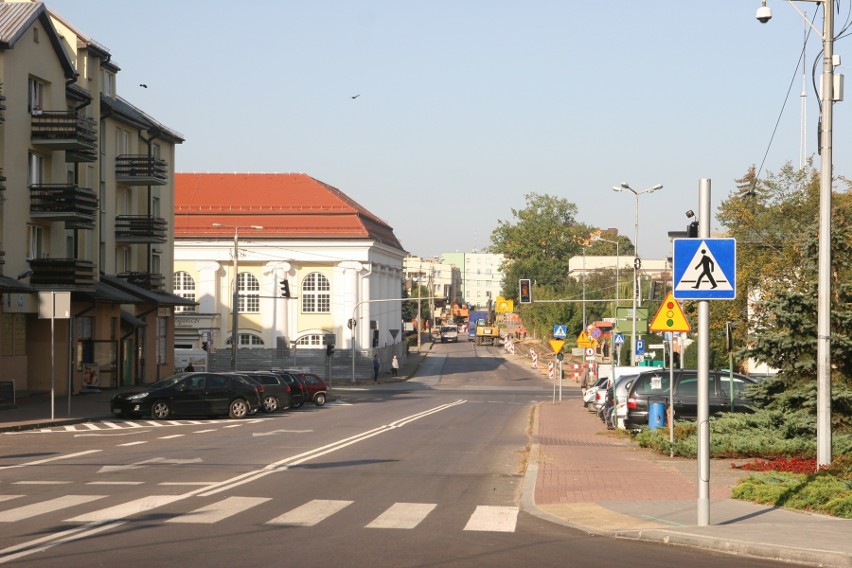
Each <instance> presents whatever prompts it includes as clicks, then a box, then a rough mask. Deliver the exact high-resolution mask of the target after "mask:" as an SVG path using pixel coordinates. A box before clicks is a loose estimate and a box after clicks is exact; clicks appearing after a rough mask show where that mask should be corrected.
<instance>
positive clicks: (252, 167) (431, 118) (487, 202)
mask: <svg viewBox="0 0 852 568" xmlns="http://www.w3.org/2000/svg"><path fill="white" fill-rule="evenodd" d="M47 5H48V6H49V7H50V8H51V9H53V10H54V11H56V12H57V13H58V14H59V15H61V16H62V17H63V18H65V19H66V20H68V21H69V22H70V23H71V24H73V25H74V26H75V27H77V28H78V29H80V30H81V31H82V32H84V33H85V34H87V35H88V36H89V37H91V38H92V39H94V40H95V41H97V42H99V43H100V44H101V45H103V46H105V47H106V48H107V49H108V50H109V51H110V53H111V54H112V59H113V61H114V62H115V63H117V64H118V65H119V66H120V67H121V71H120V73H119V75H118V78H117V92H118V94H119V95H121V96H122V97H124V98H125V99H127V100H128V101H130V102H131V103H132V104H134V105H136V106H138V107H139V108H141V109H143V110H144V111H145V112H147V113H148V114H150V115H151V116H153V117H154V118H155V119H157V120H159V121H160V122H163V123H164V124H166V125H167V126H169V127H170V128H172V129H175V130H177V131H179V132H181V133H182V134H183V135H184V137H185V138H186V141H185V142H184V143H183V144H181V145H180V146H178V148H177V155H176V162H177V163H176V164H175V166H176V168H175V169H176V171H178V172H303V173H306V174H308V175H310V176H312V177H314V178H316V179H318V180H320V181H323V182H325V183H328V184H331V185H333V186H335V187H337V188H339V189H340V190H342V191H343V192H344V193H346V194H347V195H349V196H350V197H352V198H353V199H355V200H356V201H358V202H359V203H360V204H361V205H363V206H364V207H365V208H367V209H368V210H369V211H371V212H372V213H374V214H376V215H378V216H379V217H380V218H382V219H383V220H385V221H386V222H387V223H388V224H389V225H390V226H391V227H393V229H394V232H395V234H396V236H397V238H398V239H399V240H400V242H401V243H402V245H403V248H404V249H405V250H406V251H408V252H409V253H410V254H413V255H418V256H422V257H432V256H436V255H439V254H440V253H443V252H455V251H463V252H471V251H474V250H481V249H483V248H484V247H487V246H489V245H490V244H491V240H490V236H491V233H492V231H493V230H494V228H495V227H496V226H497V224H498V222H499V221H507V222H514V221H515V218H514V217H513V214H512V210H513V209H515V210H520V209H523V208H524V207H525V206H526V199H525V197H524V196H525V195H526V194H530V193H538V194H547V195H553V196H557V197H561V198H564V199H566V200H568V201H569V202H571V203H574V204H576V206H577V220H578V221H579V222H582V223H586V224H589V225H592V226H595V227H600V228H610V227H612V228H616V229H617V230H618V231H619V233H620V234H623V235H626V236H628V237H629V238H630V239H631V240H632V239H633V235H634V222H635V217H636V214H637V203H638V217H639V239H638V240H639V255H640V256H642V257H643V258H662V257H665V256H667V255H669V251H670V243H669V240H668V232H669V231H680V230H685V228H686V224H687V218H686V215H685V212H686V211H687V210H690V209H692V210H695V211H696V213H697V212H698V210H699V204H698V188H699V182H700V180H701V179H709V180H711V188H712V210H713V211H714V212H715V211H716V208H717V207H718V205H719V203H721V202H722V201H723V200H725V199H727V198H728V197H729V196H730V195H731V193H732V192H736V191H737V188H736V183H735V180H736V179H738V178H742V177H743V176H744V175H745V174H746V172H747V171H748V169H749V168H750V167H752V166H756V167H760V166H761V164H764V160H765V164H764V165H763V170H762V175H764V176H765V175H766V174H767V172H778V171H779V170H780V169H781V168H782V167H783V166H784V165H785V163H787V162H790V163H792V164H793V165H794V166H795V167H798V165H799V161H800V142H801V140H802V136H801V135H800V131H801V127H800V125H801V122H802V113H801V100H802V97H801V94H802V88H803V80H802V71H801V67H798V65H799V58H800V55H801V53H802V50H803V47H805V28H806V25H805V21H804V19H803V18H802V17H801V16H800V15H799V14H797V13H796V11H795V10H794V9H793V7H792V6H791V4H790V3H788V2H784V1H781V0H769V2H768V5H769V7H770V8H771V9H772V12H773V18H772V20H771V21H770V22H769V23H767V24H760V23H758V21H757V20H756V18H755V13H756V11H757V8H759V7H760V1H759V0H689V1H688V2H672V1H671V0H645V1H636V0H610V1H608V2H594V1H593V2H588V1H586V2H579V1H576V0H529V1H525V2H518V1H517V0H515V1H511V2H510V1H505V0H254V1H252V0H246V1H244V2H222V1H219V0H206V1H202V0H179V1H176V0H168V1H165V0H121V1H120V2H116V1H115V0H53V1H48V2H47ZM796 5H797V6H799V7H800V10H802V11H808V12H807V15H808V17H809V18H813V17H814V10H815V6H816V5H815V4H812V3H810V2H798V3H796ZM838 5H839V6H840V13H839V14H838V16H837V25H836V29H837V30H840V28H841V27H842V26H843V25H844V23H845V22H846V19H847V16H848V15H849V11H850V1H849V0H840V1H839V2H838ZM821 23H822V13H821V12H818V13H817V14H816V27H817V28H819V29H821ZM820 42H821V40H820V39H819V38H818V36H817V35H816V33H815V32H814V33H812V34H811V37H810V39H809V41H808V42H807V46H806V49H805V53H806V65H805V67H806V69H807V74H808V77H807V97H806V102H807V112H806V113H805V116H806V123H807V128H806V137H805V140H806V156H807V157H808V158H813V159H814V160H815V163H816V164H817V165H819V156H818V155H817V151H816V140H817V137H816V131H817V116H818V109H817V99H818V95H816V94H815V93H814V90H813V87H812V84H811V77H810V73H811V69H812V66H813V63H814V59H815V57H816V56H817V55H818V53H819V50H820V49H821V43H820ZM849 43H850V40H849V39H840V40H838V41H837V42H836V44H835V52H836V53H839V54H841V56H842V55H843V53H844V48H846V46H847V45H849ZM850 57H852V55H850ZM797 67H798V71H797ZM817 69H821V63H819V64H818V65H817ZM844 69H845V67H843V66H842V65H841V67H840V69H839V72H840V73H844ZM140 84H145V85H147V88H143V87H141V86H140ZM849 118H850V110H849V103H848V102H847V103H844V102H840V103H837V104H835V105H834V144H833V152H834V163H835V169H834V173H835V176H843V175H846V176H850V177H852V173H850V171H849V170H850V169H852V166H850V161H849V154H850V142H852V124H850V120H849ZM776 124H777V126H776ZM622 182H627V183H628V184H629V185H630V186H631V187H632V188H633V189H635V190H637V191H642V190H644V189H646V188H649V187H651V186H653V185H656V184H663V189H661V190H659V191H656V192H654V193H648V194H646V195H642V196H640V197H639V198H638V199H637V198H635V197H634V196H633V194H630V193H616V192H614V191H612V187H613V186H617V185H619V184H621V183H622ZM711 222H712V226H711V227H712V230H717V229H719V225H718V222H717V221H716V219H715V218H714V219H712V220H711Z"/></svg>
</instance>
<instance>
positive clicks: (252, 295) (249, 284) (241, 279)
mask: <svg viewBox="0 0 852 568" xmlns="http://www.w3.org/2000/svg"><path fill="white" fill-rule="evenodd" d="M237 286H238V287H237V291H238V293H239V296H240V300H239V304H238V310H239V312H240V313H243V314H256V313H258V312H260V282H259V281H258V280H257V278H255V277H254V274H251V273H249V272H240V275H239V276H238V277H237Z"/></svg>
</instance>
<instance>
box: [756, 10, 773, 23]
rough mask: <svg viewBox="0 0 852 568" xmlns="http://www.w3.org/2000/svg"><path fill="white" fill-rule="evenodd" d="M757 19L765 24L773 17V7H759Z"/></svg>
mask: <svg viewBox="0 0 852 568" xmlns="http://www.w3.org/2000/svg"><path fill="white" fill-rule="evenodd" d="M756 17H757V21H758V22H760V23H761V24H765V23H766V22H768V21H769V20H771V19H772V9H771V8H770V7H769V6H766V5H763V6H761V7H760V8H758V9H757V16H756Z"/></svg>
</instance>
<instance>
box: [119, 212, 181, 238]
mask: <svg viewBox="0 0 852 568" xmlns="http://www.w3.org/2000/svg"><path fill="white" fill-rule="evenodd" d="M167 228H168V225H167V224H166V220H165V219H163V218H162V217H147V216H145V215H119V216H118V217H116V218H115V240H116V242H119V243H164V242H166V229H167Z"/></svg>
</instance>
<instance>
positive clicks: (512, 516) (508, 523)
mask: <svg viewBox="0 0 852 568" xmlns="http://www.w3.org/2000/svg"><path fill="white" fill-rule="evenodd" d="M517 522H518V508H517V507H489V506H486V505H480V506H478V507H477V508H476V510H475V511H474V512H473V515H471V517H470V519H468V521H467V525H465V527H464V530H466V531H490V532H495V531H496V532H515V525H516V524H517Z"/></svg>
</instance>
